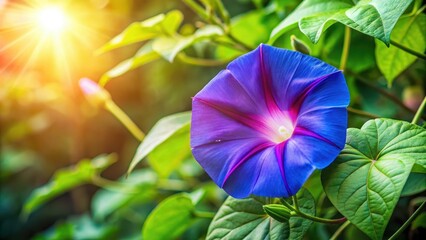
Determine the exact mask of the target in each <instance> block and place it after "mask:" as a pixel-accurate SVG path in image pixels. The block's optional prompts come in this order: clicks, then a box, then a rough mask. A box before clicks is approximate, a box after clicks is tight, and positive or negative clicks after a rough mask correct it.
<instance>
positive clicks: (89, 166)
mask: <svg viewBox="0 0 426 240" xmlns="http://www.w3.org/2000/svg"><path fill="white" fill-rule="evenodd" d="M115 161H116V156H115V155H113V154H111V155H101V156H98V157H96V158H94V159H93V160H89V159H84V160H82V161H80V162H79V163H78V164H77V165H76V166H71V167H69V168H64V169H60V170H58V171H57V172H56V173H55V175H54V176H53V177H52V179H51V180H50V181H49V183H47V184H46V185H44V186H42V187H39V188H37V189H35V190H34V191H33V192H32V193H31V196H30V197H29V198H28V200H27V202H26V203H25V206H24V209H23V212H22V213H23V214H24V215H25V216H27V215H28V214H30V213H31V212H33V211H34V210H35V209H36V208H37V207H39V206H40V205H42V204H44V203H46V202H47V201H49V200H51V199H53V198H55V197H57V196H58V195H60V194H62V193H64V192H66V191H68V190H70V189H72V188H75V187H77V186H79V185H82V184H86V183H90V182H92V179H93V177H94V176H97V175H98V174H99V173H100V172H102V171H103V170H104V169H105V168H107V167H108V166H110V165H111V164H113V163H114V162H115Z"/></svg>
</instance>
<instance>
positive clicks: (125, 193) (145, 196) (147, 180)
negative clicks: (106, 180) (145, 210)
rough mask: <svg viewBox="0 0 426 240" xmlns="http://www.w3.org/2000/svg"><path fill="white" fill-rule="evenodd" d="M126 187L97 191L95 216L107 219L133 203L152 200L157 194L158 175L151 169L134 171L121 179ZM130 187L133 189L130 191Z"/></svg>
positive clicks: (98, 218) (94, 203)
mask: <svg viewBox="0 0 426 240" xmlns="http://www.w3.org/2000/svg"><path fill="white" fill-rule="evenodd" d="M119 182H120V183H121V184H123V186H125V189H122V190H121V191H120V189H116V190H115V191H112V190H109V189H101V190H99V191H97V192H96V194H95V195H94V196H93V200H92V212H93V217H94V218H95V219H96V220H105V219H106V218H107V217H108V216H110V215H111V214H115V213H117V212H119V211H120V210H122V209H124V208H127V207H129V206H131V205H133V204H137V203H143V202H146V201H148V200H151V199H152V197H153V196H154V195H155V193H156V190H155V184H156V182H157V175H156V174H155V173H154V172H153V171H152V170H150V169H142V170H138V171H134V172H132V173H131V174H130V175H129V176H128V177H127V178H123V179H121V180H120V181H119ZM129 189H131V190H132V191H131V192H130V191H129Z"/></svg>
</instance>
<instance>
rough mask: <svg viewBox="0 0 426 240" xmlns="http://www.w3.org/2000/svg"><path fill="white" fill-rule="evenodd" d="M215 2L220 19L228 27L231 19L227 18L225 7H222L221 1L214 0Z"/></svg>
mask: <svg viewBox="0 0 426 240" xmlns="http://www.w3.org/2000/svg"><path fill="white" fill-rule="evenodd" d="M215 2H216V6H217V10H218V12H219V15H220V16H221V17H222V19H223V21H224V22H225V24H227V25H229V23H230V21H231V19H230V17H229V13H228V11H227V10H226V8H225V6H223V3H222V1H221V0H215Z"/></svg>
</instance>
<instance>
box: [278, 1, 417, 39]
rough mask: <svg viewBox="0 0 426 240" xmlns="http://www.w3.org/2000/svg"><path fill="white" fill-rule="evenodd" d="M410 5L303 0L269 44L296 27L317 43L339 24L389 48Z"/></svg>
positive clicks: (397, 2) (408, 3) (281, 24)
mask: <svg viewBox="0 0 426 240" xmlns="http://www.w3.org/2000/svg"><path fill="white" fill-rule="evenodd" d="M411 1H412V0H408V1H381V0H362V1H358V2H357V3H356V4H355V5H354V4H353V2H352V1H349V0H332V1H329V0H306V1H303V2H302V3H301V4H300V5H299V6H298V7H297V9H296V10H294V11H293V12H292V13H291V14H290V15H289V16H288V17H287V18H286V19H284V20H283V21H282V22H281V23H280V24H279V25H278V26H277V27H276V28H275V29H274V30H273V31H272V34H271V40H270V41H271V42H273V41H275V40H276V39H277V38H278V37H279V36H281V35H282V34H283V33H284V32H285V31H287V30H288V29H291V28H292V27H295V26H296V23H299V28H300V30H301V31H302V32H303V33H305V35H306V36H308V37H309V38H310V39H311V41H312V42H314V43H316V42H318V40H319V38H320V36H321V34H322V33H323V32H324V31H325V30H326V29H327V28H329V27H330V26H331V25H333V24H334V23H335V22H340V23H343V24H345V25H346V26H349V27H351V28H353V29H355V30H357V31H360V32H362V33H364V34H367V35H370V36H372V37H375V38H377V39H380V40H381V41H383V42H384V43H386V44H387V45H389V42H390V33H391V32H392V29H393V27H394V26H395V24H396V22H397V21H398V19H399V17H400V16H401V14H403V13H404V11H405V9H406V8H407V7H408V6H409V5H410V3H411Z"/></svg>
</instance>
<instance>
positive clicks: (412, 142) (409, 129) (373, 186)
mask: <svg viewBox="0 0 426 240" xmlns="http://www.w3.org/2000/svg"><path fill="white" fill-rule="evenodd" d="M425 145H426V131H425V129H423V128H421V127H419V126H417V125H413V124H410V123H407V122H403V121H397V120H392V119H376V120H370V121H368V122H367V123H365V124H364V126H363V127H362V128H361V129H354V128H350V129H348V136H347V141H346V146H345V149H343V151H342V152H341V153H340V155H339V156H338V158H337V159H336V160H335V162H334V163H333V164H332V165H330V166H329V167H328V168H326V169H325V170H324V171H323V172H322V182H323V186H324V190H325V192H326V194H327V196H328V197H329V199H330V201H331V202H332V203H333V204H334V206H335V207H336V208H337V209H338V210H339V212H341V213H342V214H343V215H344V216H345V217H347V218H348V220H349V221H351V223H352V224H354V225H355V226H357V227H358V228H359V229H360V230H362V231H363V232H365V233H366V234H367V235H368V236H369V237H370V238H372V239H382V237H383V233H384V231H385V228H386V226H387V224H388V221H389V219H390V216H391V214H392V212H393V209H394V208H395V205H396V203H397V201H398V199H399V197H400V194H401V191H402V189H403V187H404V184H405V182H406V181H407V178H408V177H409V175H410V172H411V170H412V167H413V165H414V164H415V163H417V164H420V165H423V166H424V165H425V164H426V159H425V158H424V156H425V155H426V148H425V147H424V146H425Z"/></svg>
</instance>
